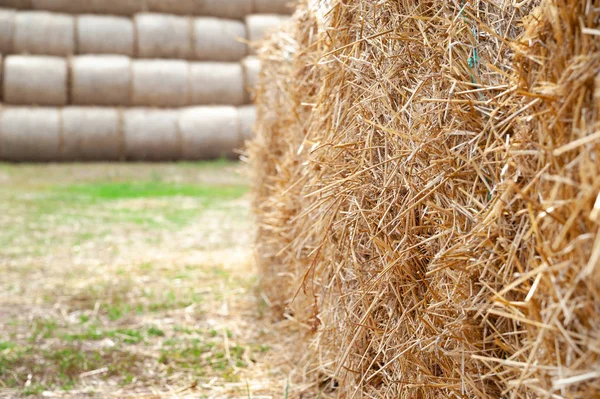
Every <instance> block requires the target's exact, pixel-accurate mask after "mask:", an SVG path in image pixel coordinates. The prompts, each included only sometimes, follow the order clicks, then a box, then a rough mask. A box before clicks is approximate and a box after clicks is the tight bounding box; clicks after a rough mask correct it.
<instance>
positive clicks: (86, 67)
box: [71, 55, 131, 106]
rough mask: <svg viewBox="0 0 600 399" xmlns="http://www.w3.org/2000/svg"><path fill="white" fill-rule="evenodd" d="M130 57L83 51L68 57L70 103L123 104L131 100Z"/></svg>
mask: <svg viewBox="0 0 600 399" xmlns="http://www.w3.org/2000/svg"><path fill="white" fill-rule="evenodd" d="M130 95H131V59H130V58H128V57H126V56H124V55H104V56H103V55H83V56H78V57H73V58H72V59H71V103H72V104H76V105H115V106H118V105H123V106H127V105H129V104H130V102H131V98H130Z"/></svg>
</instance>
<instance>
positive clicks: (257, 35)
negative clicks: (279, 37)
mask: <svg viewBox="0 0 600 399" xmlns="http://www.w3.org/2000/svg"><path fill="white" fill-rule="evenodd" d="M288 19H289V17H288V16H285V15H275V14H256V15H249V16H247V17H246V28H247V30H248V40H249V41H250V44H251V48H252V46H254V45H256V43H257V42H259V41H260V40H263V39H264V38H266V37H267V35H269V34H271V33H273V32H275V31H276V30H277V29H279V28H280V27H281V25H283V23H285V22H286V21H287V20H288ZM250 53H251V54H255V53H256V52H255V51H254V49H253V48H252V50H251V51H250Z"/></svg>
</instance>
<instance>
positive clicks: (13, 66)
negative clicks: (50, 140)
mask: <svg viewBox="0 0 600 399" xmlns="http://www.w3.org/2000/svg"><path fill="white" fill-rule="evenodd" d="M67 70H68V68H67V61H66V60H65V59H64V58H59V57H48V56H23V55H11V56H8V57H6V59H5V61H4V76H3V89H4V102H5V103H7V104H17V105H57V106H58V105H66V104H67Z"/></svg>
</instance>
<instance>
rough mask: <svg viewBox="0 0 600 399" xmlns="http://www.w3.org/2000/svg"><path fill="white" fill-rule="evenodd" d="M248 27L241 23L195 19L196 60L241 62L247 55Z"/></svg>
mask: <svg viewBox="0 0 600 399" xmlns="http://www.w3.org/2000/svg"><path fill="white" fill-rule="evenodd" d="M245 40H246V27H245V26H244V24H243V23H242V22H240V21H232V20H225V19H219V18H206V17H204V18H194V58H195V59H197V60H203V61H239V60H241V59H242V58H244V56H245V55H246V53H247V46H246V44H245V43H244V41H245Z"/></svg>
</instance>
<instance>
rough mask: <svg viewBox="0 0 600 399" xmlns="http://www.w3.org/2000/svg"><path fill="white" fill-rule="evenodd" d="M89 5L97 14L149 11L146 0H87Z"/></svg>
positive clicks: (128, 14) (129, 14) (131, 13)
mask: <svg viewBox="0 0 600 399" xmlns="http://www.w3.org/2000/svg"><path fill="white" fill-rule="evenodd" d="M87 2H88V3H89V7H90V8H91V9H92V11H93V12H94V13H97V14H114V15H127V16H131V15H134V14H135V13H138V12H144V11H148V7H147V5H146V0H87Z"/></svg>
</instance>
